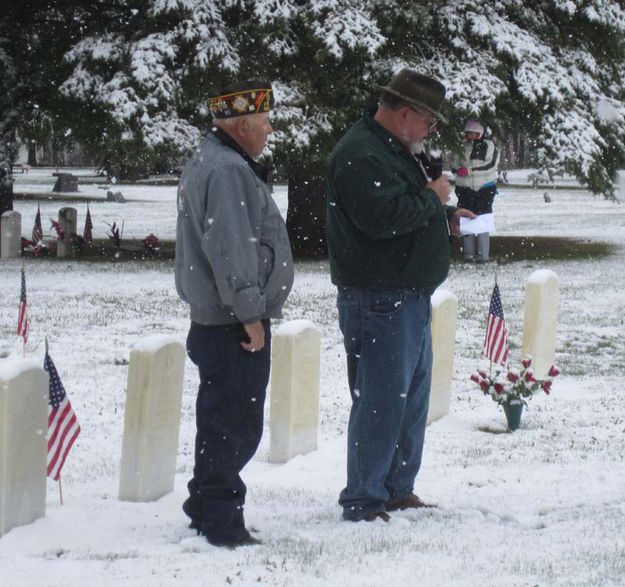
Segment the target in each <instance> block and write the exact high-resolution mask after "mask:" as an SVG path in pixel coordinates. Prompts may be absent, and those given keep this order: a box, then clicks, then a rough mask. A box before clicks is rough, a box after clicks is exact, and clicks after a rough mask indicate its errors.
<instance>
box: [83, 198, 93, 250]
mask: <svg viewBox="0 0 625 587" xmlns="http://www.w3.org/2000/svg"><path fill="white" fill-rule="evenodd" d="M82 236H83V238H84V239H85V241H86V242H87V244H91V243H92V242H93V222H91V212H89V204H87V216H86V217H85V229H84V231H83V234H82Z"/></svg>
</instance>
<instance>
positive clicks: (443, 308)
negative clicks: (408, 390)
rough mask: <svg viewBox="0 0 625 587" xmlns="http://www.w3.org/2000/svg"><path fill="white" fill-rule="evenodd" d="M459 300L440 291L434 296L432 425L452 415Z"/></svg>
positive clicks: (430, 418) (429, 414) (429, 421)
mask: <svg viewBox="0 0 625 587" xmlns="http://www.w3.org/2000/svg"><path fill="white" fill-rule="evenodd" d="M457 314H458V298H457V297H456V296H455V295H454V294H452V293H451V292H450V291H445V290H437V291H436V292H434V295H433V296H432V353H433V364H432V386H431V388H430V407H429V411H428V424H429V423H431V422H434V421H435V420H438V419H439V418H442V417H443V416H446V415H447V414H449V402H450V398H451V381H452V376H453V371H454V351H455V347H456V317H457Z"/></svg>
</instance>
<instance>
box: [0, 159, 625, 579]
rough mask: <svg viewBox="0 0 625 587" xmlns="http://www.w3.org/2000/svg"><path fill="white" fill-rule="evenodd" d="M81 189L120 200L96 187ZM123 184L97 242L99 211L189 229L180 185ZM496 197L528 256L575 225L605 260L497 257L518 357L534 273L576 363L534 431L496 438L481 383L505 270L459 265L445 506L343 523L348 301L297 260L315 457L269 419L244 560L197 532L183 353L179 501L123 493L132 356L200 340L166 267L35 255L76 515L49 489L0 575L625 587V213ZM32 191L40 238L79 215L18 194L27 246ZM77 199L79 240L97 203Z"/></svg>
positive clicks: (0, 564) (1, 544) (10, 278)
mask: <svg viewBox="0 0 625 587" xmlns="http://www.w3.org/2000/svg"><path fill="white" fill-rule="evenodd" d="M37 171H39V170H33V171H31V174H26V175H25V176H23V177H20V178H19V180H20V183H21V185H20V186H18V187H19V190H20V191H26V192H28V191H29V190H30V191H31V192H35V191H37V190H38V191H41V189H42V188H41V186H42V185H46V186H47V185H48V184H47V183H46V182H45V181H44V180H43V179H42V176H38V175H36V172H37ZM29 176H30V177H29ZM44 179H45V178H44ZM29 181H30V182H32V184H30V185H31V186H32V189H31V188H30V187H29V184H28V183H27V182H29ZM50 185H51V181H50ZM16 189H18V188H16ZM81 189H82V190H83V193H84V194H86V195H94V196H98V195H99V194H101V195H102V198H104V197H105V193H106V192H105V191H101V192H100V191H99V188H98V187H97V186H95V185H94V186H93V187H92V188H89V187H87V186H85V187H82V186H81ZM115 190H116V191H121V192H122V193H123V194H124V196H127V197H129V198H130V199H132V200H133V201H129V202H128V203H126V204H116V203H105V202H104V201H102V202H99V201H91V202H90V203H89V205H90V210H91V215H92V217H93V222H94V235H95V236H96V238H106V232H107V230H108V226H107V225H106V224H105V223H106V222H108V223H109V224H110V223H112V222H117V224H118V225H119V224H121V223H122V221H123V222H124V227H125V228H124V234H126V235H128V237H129V238H130V237H132V238H135V239H141V238H144V237H145V236H147V235H148V234H149V233H154V234H156V235H157V236H158V237H159V238H161V239H168V240H172V239H173V238H174V233H175V187H165V186H158V187H154V186H149V187H148V186H123V185H121V186H120V185H118V186H115ZM500 191H501V192H502V193H501V195H500V196H498V198H497V199H496V201H495V214H496V217H497V236H501V237H524V238H527V237H535V238H533V239H529V240H527V242H528V243H534V244H533V248H540V243H541V242H543V241H542V240H541V239H549V238H556V237H566V238H569V239H574V240H577V241H585V242H588V243H589V244H590V245H592V246H593V247H597V249H598V250H599V249H600V252H601V253H602V254H599V255H596V256H592V257H590V258H588V257H587V256H586V255H582V256H579V257H578V256H577V255H576V256H575V257H573V258H572V259H571V258H568V257H567V256H566V254H564V255H561V256H557V257H553V256H552V257H547V258H545V256H543V255H540V254H537V255H535V256H534V257H532V258H531V259H525V260H523V261H515V260H514V258H511V259H508V260H507V262H506V263H505V264H502V265H500V266H499V267H498V269H497V280H498V283H499V286H500V290H501V295H502V301H503V306H504V311H505V314H506V320H507V322H508V327H509V330H510V335H511V351H510V354H511V360H512V362H516V361H519V360H520V358H521V357H520V344H521V337H522V321H523V287H524V281H525V279H526V278H527V277H528V276H529V275H530V274H531V273H532V272H533V271H535V270H538V269H551V270H553V271H555V272H556V273H557V274H558V275H559V277H560V279H561V285H560V313H559V326H558V338H557V349H556V361H557V363H558V365H559V366H560V368H561V371H562V374H561V376H560V377H558V378H556V380H555V381H554V385H553V390H552V393H551V395H549V396H545V395H539V396H537V397H535V398H534V399H533V400H531V402H530V403H529V406H528V407H527V408H526V409H525V411H524V413H523V418H522V422H521V428H520V430H518V431H516V432H514V433H503V431H504V430H505V418H504V415H503V411H502V410H501V408H498V407H497V405H496V404H495V403H493V402H492V401H491V400H490V399H489V398H488V397H485V396H483V395H482V394H481V392H479V391H477V390H476V386H475V385H474V384H473V383H472V382H470V381H469V379H468V378H469V375H470V374H471V372H472V371H473V370H475V369H476V368H477V367H480V366H483V365H484V363H483V362H481V360H480V351H481V347H482V342H483V338H484V327H485V314H486V312H487V309H488V302H489V297H490V293H491V290H492V287H493V281H494V275H495V270H496V265H495V264H488V265H482V266H475V265H465V264H462V263H460V262H454V264H453V266H452V269H451V273H450V276H449V278H448V280H447V281H446V283H445V284H444V285H443V287H444V288H445V289H448V290H450V291H452V292H453V293H454V294H455V295H456V296H457V297H458V302H459V311H458V330H457V336H456V340H457V343H456V355H455V362H454V384H453V391H452V398H451V411H450V414H449V416H447V417H445V418H443V419H442V420H439V421H437V422H435V423H433V424H432V425H430V426H429V427H428V429H427V432H426V443H425V452H424V462H423V466H422V470H421V473H420V475H419V477H418V479H417V485H416V488H415V490H416V493H417V494H419V495H420V496H421V497H422V498H423V499H424V500H425V501H427V502H435V503H437V504H438V507H436V508H433V509H428V510H423V511H414V512H399V513H396V514H393V516H392V519H391V522H390V523H388V524H384V523H383V522H379V521H378V522H375V523H360V524H353V523H348V522H343V521H342V520H341V511H340V508H339V506H338V504H337V497H338V493H339V491H340V490H341V489H342V487H343V484H344V481H345V442H346V438H345V429H346V422H347V417H348V412H349V403H350V402H349V392H348V389H347V381H346V373H345V366H344V351H343V348H342V341H341V336H340V332H339V330H338V326H337V317H336V309H335V294H334V288H333V286H332V284H331V283H330V279H329V275H328V264H327V262H307V263H300V264H298V265H297V266H296V281H295V286H294V290H293V293H292V294H291V297H290V299H289V301H288V304H287V307H286V309H285V320H293V319H299V318H306V319H309V320H312V321H313V322H314V323H316V324H317V325H318V326H319V327H320V328H321V329H322V340H321V352H322V355H321V389H320V410H321V413H320V428H319V449H318V450H317V451H315V452H313V453H310V454H308V455H305V456H300V457H296V458H295V459H293V460H291V461H290V462H289V463H287V464H286V465H273V464H270V463H269V462H268V452H269V436H268V428H266V434H265V436H264V437H263V441H262V443H261V446H260V448H259V450H258V452H257V454H256V456H255V458H254V459H253V460H252V462H251V463H250V464H249V465H248V467H247V468H246V469H245V471H244V473H243V478H244V480H245V482H246V483H247V485H248V498H247V505H246V520H247V523H248V526H249V527H250V528H251V529H252V530H255V531H256V532H255V535H256V536H258V537H259V538H260V539H261V540H262V541H263V544H262V545H260V546H257V547H245V548H240V549H239V550H233V551H231V550H224V549H218V548H215V547H212V546H210V545H209V544H208V543H207V542H206V541H205V540H204V539H202V538H201V537H197V536H195V532H194V531H192V530H190V529H188V528H187V519H186V518H185V516H184V515H183V514H182V511H181V510H180V505H181V503H182V501H183V500H184V498H185V496H186V487H185V486H186V481H187V480H188V478H189V476H190V474H191V469H192V466H193V437H194V430H195V424H194V402H195V391H196V386H197V383H198V377H197V372H196V369H195V367H194V366H193V365H192V364H191V363H190V362H188V361H187V365H186V370H185V378H184V391H183V405H182V413H181V418H182V422H181V433H180V442H179V450H178V461H177V475H176V487H175V490H174V492H173V493H171V494H170V495H167V496H165V497H163V498H162V499H160V500H159V501H157V502H153V503H140V504H137V503H129V502H121V501H118V499H117V493H118V483H119V474H118V471H119V463H120V455H121V442H122V431H123V413H124V401H125V386H126V378H127V365H128V355H129V351H130V349H131V348H132V347H133V345H134V344H136V343H137V342H138V341H140V340H141V339H143V338H144V337H146V336H149V335H152V334H170V335H172V334H173V335H175V336H176V337H177V338H178V339H179V340H180V341H181V342H184V340H185V337H186V331H187V328H188V317H187V308H186V306H185V305H184V304H183V303H181V302H180V301H179V300H178V298H177V295H176V291H175V287H174V280H173V262H172V261H171V260H167V259H163V260H156V261H152V262H150V263H144V262H141V261H128V262H125V263H116V262H114V261H106V262H98V263H92V262H88V261H85V262H80V263H75V262H64V261H59V260H56V259H28V260H27V261H26V276H27V277H26V279H27V287H28V301H29V310H30V311H29V317H30V342H29V345H28V349H27V357H29V358H32V359H36V360H39V361H41V362H43V355H44V336H47V337H48V339H49V341H50V354H51V356H52V358H53V359H54V361H55V363H56V366H57V369H58V370H59V374H60V376H61V379H62V381H63V383H64V385H65V388H66V389H67V392H68V394H69V395H70V398H71V401H72V404H73V406H74V409H75V411H76V413H77V415H78V418H79V420H80V424H81V427H82V433H81V435H80V436H79V438H78V441H77V443H76V444H75V446H74V448H73V450H72V452H71V453H70V455H69V457H68V460H67V463H66V465H65V468H64V469H63V496H64V502H65V503H64V505H63V506H61V505H60V504H59V499H58V488H57V485H56V483H54V482H52V481H51V480H48V497H47V513H46V517H45V518H43V519H40V520H37V521H36V522H35V523H33V524H30V525H28V526H22V527H19V528H14V529H13V530H11V531H10V532H9V533H7V534H6V535H5V536H3V537H1V538H0V584H1V585H3V586H4V585H6V586H10V587H14V586H22V585H23V586H26V585H29V586H30V585H37V586H50V587H51V586H61V585H62V586H79V585H80V586H82V585H85V584H89V585H111V586H112V585H115V586H125V585H128V586H130V585H133V586H144V585H145V586H156V585H166V586H168V585H184V586H185V587H187V586H200V585H210V586H221V585H241V586H248V585H269V586H285V587H286V586H289V587H291V586H299V585H304V586H314V587H317V586H320V587H321V586H328V587H329V586H348V587H363V586H371V587H374V586H381V585H384V586H386V585H419V586H420V587H423V586H437V587H438V586H447V585H449V586H452V585H453V586H467V587H468V586H476V585H485V586H491V585H492V586H495V585H497V586H526V585H527V586H530V585H541V586H546V585H549V586H551V585H557V586H559V585H562V586H565V585H566V586H567V587H569V586H587V585H605V586H608V585H611V586H616V585H623V584H625V535H624V533H623V528H624V527H625V393H623V385H624V381H625V360H624V358H625V337H624V336H623V333H624V332H625V329H624V316H625V295H624V294H623V292H624V291H625V272H624V270H623V267H624V266H625V207H624V206H622V205H619V204H613V203H610V202H607V201H604V200H602V199H599V198H593V197H592V196H591V195H590V194H589V193H588V192H585V191H580V190H573V189H571V190H566V189H559V190H557V191H554V192H552V194H551V195H552V202H551V203H545V202H544V201H543V193H544V191H545V190H544V189H541V190H528V189H517V188H509V189H506V188H505V187H503V188H501V190H500ZM275 197H276V200H277V201H278V202H279V205H280V207H281V210H282V211H283V212H285V211H286V193H285V189H284V188H281V187H278V188H277V189H276V193H275ZM38 202H39V203H40V205H41V211H42V219H43V224H44V232H46V233H48V232H49V231H48V230H47V229H48V227H49V221H48V220H47V217H48V215H49V216H52V217H53V218H56V213H57V211H58V208H59V207H60V206H63V205H70V204H68V202H67V201H63V202H58V201H53V200H37V199H27V200H19V201H16V202H15V209H16V210H17V211H19V212H20V213H21V214H22V234H23V235H24V236H29V234H30V231H31V228H32V223H33V220H34V216H35V213H36V210H37V203H38ZM75 207H76V208H77V209H78V226H79V229H80V230H81V229H82V224H83V223H84V215H85V212H86V207H87V203H86V202H77V203H76V204H75ZM454 246H457V243H455V244H454ZM528 246H531V245H528ZM564 252H565V253H566V249H565V251H564ZM492 253H493V254H494V255H496V254H497V253H498V251H497V239H496V238H494V239H493V243H492ZM21 266H22V262H21V260H9V261H6V260H3V261H2V262H0V357H1V358H0V361H12V360H15V358H17V357H20V356H21V346H20V341H19V340H18V339H17V337H16V336H15V327H16V323H17V311H18V303H19V284H20V268H21ZM266 406H267V418H268V416H269V413H268V407H269V402H267V404H266ZM484 430H491V431H493V432H486V431H484ZM494 432H502V433H500V434H499V433H494Z"/></svg>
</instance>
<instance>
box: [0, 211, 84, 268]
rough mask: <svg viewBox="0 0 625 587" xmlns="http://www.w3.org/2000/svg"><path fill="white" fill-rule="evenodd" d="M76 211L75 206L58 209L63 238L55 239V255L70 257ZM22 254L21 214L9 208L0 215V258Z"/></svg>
mask: <svg viewBox="0 0 625 587" xmlns="http://www.w3.org/2000/svg"><path fill="white" fill-rule="evenodd" d="M77 220H78V213H77V211H76V208H70V207H65V208H61V209H60V210H59V224H60V225H61V228H62V229H63V232H64V238H63V240H61V239H57V241H56V256H57V257H72V256H74V254H75V251H74V247H72V242H71V239H72V235H74V234H76V224H77ZM21 254H22V215H21V214H20V213H19V212H17V211H16V210H9V211H8V212H5V213H4V214H2V216H1V217H0V259H11V258H13V257H19V256H21Z"/></svg>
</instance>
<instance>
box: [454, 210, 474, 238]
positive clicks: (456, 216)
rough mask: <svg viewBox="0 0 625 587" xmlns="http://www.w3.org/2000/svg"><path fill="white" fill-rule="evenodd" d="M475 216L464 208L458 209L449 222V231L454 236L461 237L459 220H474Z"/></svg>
mask: <svg viewBox="0 0 625 587" xmlns="http://www.w3.org/2000/svg"><path fill="white" fill-rule="evenodd" d="M476 217H477V214H474V213H473V212H471V210H467V209H466V208H458V209H457V210H456V211H455V212H454V215H453V216H452V217H451V222H450V223H449V228H450V229H451V234H453V235H454V236H461V233H460V218H476Z"/></svg>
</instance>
